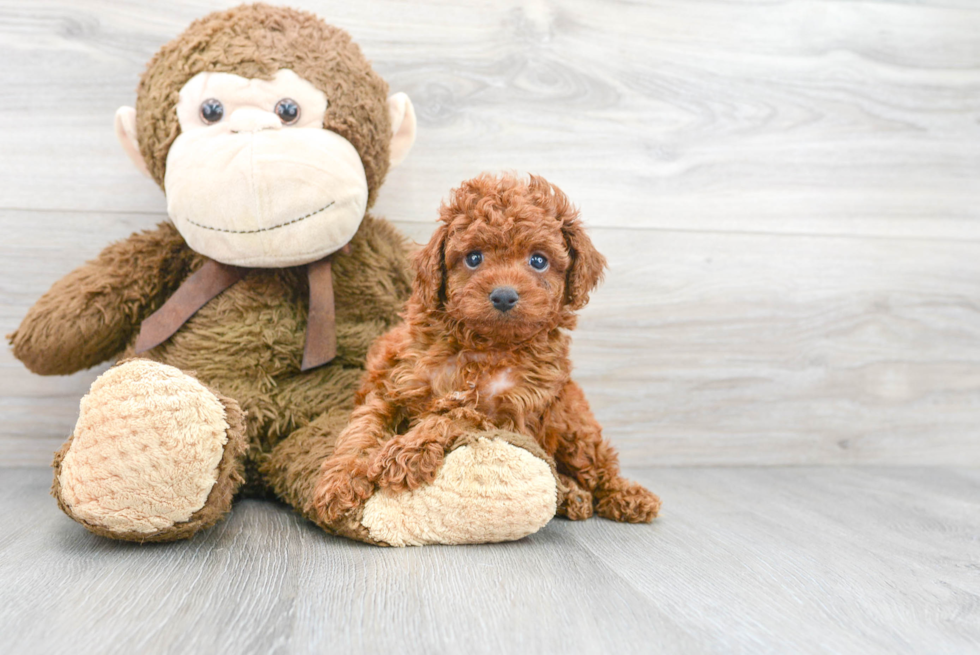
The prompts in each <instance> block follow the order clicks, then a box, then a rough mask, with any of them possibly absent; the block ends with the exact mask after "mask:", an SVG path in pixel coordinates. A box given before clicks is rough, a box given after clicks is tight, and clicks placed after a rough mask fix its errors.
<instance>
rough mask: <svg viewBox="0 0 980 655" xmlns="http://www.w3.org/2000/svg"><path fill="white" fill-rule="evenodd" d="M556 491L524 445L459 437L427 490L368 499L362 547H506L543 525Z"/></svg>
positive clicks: (541, 458) (500, 438)
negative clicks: (503, 543)
mask: <svg viewBox="0 0 980 655" xmlns="http://www.w3.org/2000/svg"><path fill="white" fill-rule="evenodd" d="M561 491H562V487H561V485H560V484H559V482H558V477H557V474H556V473H555V470H554V464H553V463H552V462H551V459H550V458H549V457H548V456H547V455H546V454H545V453H544V451H543V450H542V449H541V447H540V446H538V444H537V443H536V442H535V441H534V440H533V439H531V438H530V437H525V436H523V435H519V434H515V433H511V432H503V431H492V432H480V433H474V434H467V435H464V436H463V437H462V438H460V439H458V440H457V441H456V442H455V443H454V444H453V446H452V449H451V450H450V451H449V452H448V453H447V454H446V458H445V461H444V462H443V464H442V467H441V468H440V469H439V471H438V473H437V474H436V478H435V480H433V482H432V483H431V484H428V485H426V486H423V487H420V488H418V489H415V490H413V491H402V492H394V491H391V490H389V489H379V490H378V491H376V492H375V493H374V495H373V496H371V498H369V499H368V500H367V502H366V504H365V505H364V509H363V515H362V517H361V526H363V528H364V529H366V531H367V537H368V539H367V540H369V541H374V542H377V543H384V544H388V545H391V546H421V545H424V544H478V543H491V542H499V541H513V540H516V539H520V538H522V537H526V536H527V535H529V534H532V533H534V532H537V531H538V530H539V529H541V528H542V527H543V526H544V525H545V524H546V523H548V521H550V520H551V517H553V516H554V515H555V510H556V508H557V505H558V501H559V494H560V493H561Z"/></svg>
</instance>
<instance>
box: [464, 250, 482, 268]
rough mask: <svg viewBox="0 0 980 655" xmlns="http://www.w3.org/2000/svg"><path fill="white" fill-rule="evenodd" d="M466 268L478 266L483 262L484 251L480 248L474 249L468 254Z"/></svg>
mask: <svg viewBox="0 0 980 655" xmlns="http://www.w3.org/2000/svg"><path fill="white" fill-rule="evenodd" d="M465 261H466V268H476V267H477V266H479V265H480V264H482V263H483V253H482V252H480V251H479V250H474V251H473V252H471V253H467V255H466V259H465Z"/></svg>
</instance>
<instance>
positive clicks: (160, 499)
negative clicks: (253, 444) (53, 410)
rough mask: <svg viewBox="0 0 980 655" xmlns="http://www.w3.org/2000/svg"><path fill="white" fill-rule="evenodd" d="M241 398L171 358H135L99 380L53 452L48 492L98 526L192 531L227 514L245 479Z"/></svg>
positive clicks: (124, 533)
mask: <svg viewBox="0 0 980 655" xmlns="http://www.w3.org/2000/svg"><path fill="white" fill-rule="evenodd" d="M246 446H247V444H246V441H245V426H244V421H243V417H242V412H241V410H240V409H239V408H238V404H237V403H236V402H235V401H234V400H231V399H229V398H224V397H222V396H220V395H218V394H216V393H215V392H213V391H211V390H210V389H208V388H207V387H206V386H204V385H203V384H201V383H200V382H199V381H197V380H196V379H195V378H193V377H191V376H190V375H187V374H185V373H183V372H181V371H180V370H179V369H176V368H174V367H172V366H166V365H164V364H158V363H156V362H152V361H150V360H145V359H132V360H129V361H126V362H123V363H122V364H119V365H118V366H115V367H113V368H111V369H109V370H108V371H106V372H105V373H103V374H102V375H101V376H100V377H99V379H97V380H96V381H95V383H94V384H93V385H92V388H91V389H90V390H89V393H88V395H86V396H85V397H84V398H82V402H81V411H80V414H79V417H78V422H77V423H76V425H75V430H74V432H73V433H72V435H71V437H70V438H69V439H68V441H67V442H66V443H65V445H64V446H62V448H61V450H60V451H59V452H58V453H56V454H55V460H54V464H53V466H54V469H55V474H54V483H53V485H52V487H51V493H52V495H54V497H55V498H56V499H57V500H58V504H59V505H60V506H61V509H63V510H64V511H65V513H66V514H68V516H70V517H71V518H73V519H75V520H76V521H78V522H79V523H81V524H82V525H84V526H85V527H86V528H88V529H89V530H91V531H92V532H94V533H96V534H99V535H102V536H105V537H111V538H113V539H123V540H127V541H172V540H175V539H186V538H189V537H191V536H192V535H193V534H194V533H195V532H197V531H198V530H201V529H203V528H206V527H209V526H211V525H213V524H214V523H215V522H217V521H218V519H220V518H221V517H222V516H224V515H225V514H226V513H227V512H228V510H229V509H230V507H231V499H232V496H233V495H234V493H235V491H236V490H237V489H238V487H239V486H240V485H241V483H242V481H243V478H242V456H243V454H244V452H245V449H246Z"/></svg>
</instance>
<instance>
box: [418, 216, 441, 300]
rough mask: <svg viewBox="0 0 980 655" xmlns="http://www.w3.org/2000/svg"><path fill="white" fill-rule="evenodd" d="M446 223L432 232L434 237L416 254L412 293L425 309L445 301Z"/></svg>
mask: <svg viewBox="0 0 980 655" xmlns="http://www.w3.org/2000/svg"><path fill="white" fill-rule="evenodd" d="M448 233H449V231H448V229H447V228H446V224H445V223H441V222H440V223H439V227H437V228H436V231H435V232H433V233H432V238H431V239H429V243H427V244H426V245H425V246H424V247H423V248H422V249H421V250H420V251H418V252H417V253H416V254H415V261H414V262H413V263H414V266H415V285H414V288H413V289H412V295H413V296H414V297H415V299H416V300H418V302H419V304H420V305H421V306H422V308H423V309H438V308H440V307H441V306H442V303H443V300H444V299H443V294H444V293H445V292H444V289H443V286H444V285H445V282H446V235H447V234H448Z"/></svg>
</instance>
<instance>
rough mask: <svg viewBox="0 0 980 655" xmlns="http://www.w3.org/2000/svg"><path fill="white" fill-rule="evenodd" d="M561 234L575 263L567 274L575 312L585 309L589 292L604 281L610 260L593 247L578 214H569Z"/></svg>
mask: <svg viewBox="0 0 980 655" xmlns="http://www.w3.org/2000/svg"><path fill="white" fill-rule="evenodd" d="M561 231H562V234H563V235H564V237H565V243H566V245H567V246H568V254H569V256H570V257H571V260H572V265H571V266H570V267H569V269H568V272H567V273H566V279H565V302H566V304H567V305H568V307H570V308H571V309H573V310H578V309H582V308H583V307H585V305H586V304H587V303H588V302H589V293H591V292H592V291H593V290H594V289H595V288H596V287H597V286H598V285H599V282H600V281H601V280H602V272H603V269H605V268H606V258H605V257H603V256H602V255H601V254H600V253H599V251H598V250H596V249H595V246H593V245H592V239H590V238H589V235H588V234H586V233H585V228H584V227H583V226H582V221H581V220H579V217H578V212H577V211H575V210H571V211H570V213H568V214H566V215H565V217H564V220H563V221H562V228H561Z"/></svg>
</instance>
